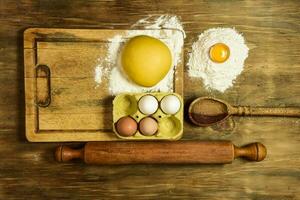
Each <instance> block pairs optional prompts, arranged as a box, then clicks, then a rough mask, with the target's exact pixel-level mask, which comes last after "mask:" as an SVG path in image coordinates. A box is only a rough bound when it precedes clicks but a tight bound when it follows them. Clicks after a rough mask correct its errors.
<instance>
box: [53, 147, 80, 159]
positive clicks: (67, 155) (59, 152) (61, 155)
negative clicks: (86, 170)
mask: <svg viewBox="0 0 300 200" xmlns="http://www.w3.org/2000/svg"><path fill="white" fill-rule="evenodd" d="M73 159H82V160H83V159H84V149H72V148H70V147H67V146H64V145H61V146H59V147H57V148H56V150H55V160H56V161H57V162H68V161H71V160H73Z"/></svg>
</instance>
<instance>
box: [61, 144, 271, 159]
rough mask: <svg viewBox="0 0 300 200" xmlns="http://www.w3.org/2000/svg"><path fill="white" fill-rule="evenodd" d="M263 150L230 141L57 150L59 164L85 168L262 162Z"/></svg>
mask: <svg viewBox="0 0 300 200" xmlns="http://www.w3.org/2000/svg"><path fill="white" fill-rule="evenodd" d="M265 156H266V148H265V147H264V146H263V145H262V144H260V143H252V144H250V145H247V146H246V147H241V148H238V147H235V146H234V145H233V144H232V143H231V142H229V141H210V142H208V141H207V142H206V141H201V142H199V141H182V142H90V143H87V144H86V145H85V147H84V148H82V149H71V148H69V147H65V146H60V147H58V148H57V149H56V152H55V157H56V160H57V161H59V162H66V161H70V160H73V159H82V160H83V161H84V162H85V163H87V164H225V163H231V162H232V161H233V160H234V158H237V157H244V158H246V159H248V160H252V161H261V160H263V159H264V158H265Z"/></svg>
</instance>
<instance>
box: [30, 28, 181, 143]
mask: <svg viewBox="0 0 300 200" xmlns="http://www.w3.org/2000/svg"><path fill="white" fill-rule="evenodd" d="M128 31H130V30H97V29H46V28H30V29H27V30H26V31H25V32H24V67H25V70H24V79H25V103H26V137H27V139H28V140H29V141H32V142H54V141H109V140H120V139H119V138H117V137H116V135H115V134H114V133H113V131H112V100H113V98H114V96H113V95H111V94H110V92H109V90H108V88H109V79H108V78H107V77H104V78H102V82H101V84H99V83H96V82H95V77H94V76H95V67H96V66H97V64H98V62H99V60H105V57H106V55H107V53H108V44H109V43H110V42H111V41H110V39H111V38H113V37H114V36H116V35H120V36H121V37H122V40H120V42H121V43H122V42H124V41H126V39H128V38H127V37H128V36H127V33H128ZM135 31H137V33H138V34H139V35H142V34H148V33H150V30H135ZM152 31H153V30H152ZM155 31H157V32H158V33H159V35H162V37H161V38H159V39H161V40H163V41H166V40H170V38H168V37H166V35H170V34H178V32H180V31H179V30H155ZM160 33H162V34H160ZM180 57H181V62H180V63H178V65H177V66H176V72H175V73H174V87H173V91H171V92H176V93H178V94H180V95H182V94H183V51H182V52H181V55H180ZM104 65H105V63H104ZM105 67H108V68H109V67H110V66H109V65H107V66H105ZM109 70H110V69H109ZM116 81H117V80H116ZM124 92H126V91H124Z"/></svg>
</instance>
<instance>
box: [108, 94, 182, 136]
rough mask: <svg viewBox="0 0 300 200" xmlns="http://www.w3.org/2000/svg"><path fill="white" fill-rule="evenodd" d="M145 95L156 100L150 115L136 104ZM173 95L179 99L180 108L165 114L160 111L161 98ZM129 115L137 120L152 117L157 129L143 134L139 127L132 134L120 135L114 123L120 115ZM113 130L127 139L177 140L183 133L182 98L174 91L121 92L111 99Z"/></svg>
mask: <svg viewBox="0 0 300 200" xmlns="http://www.w3.org/2000/svg"><path fill="white" fill-rule="evenodd" d="M145 95H152V96H153V97H155V98H156V100H157V101H158V109H157V110H156V112H154V113H153V114H151V115H145V114H143V113H142V112H141V111H140V109H139V106H138V103H139V100H140V99H141V98H142V97H143V96H145ZM168 95H174V96H176V97H177V98H178V99H179V101H180V108H179V110H178V111H177V112H176V113H175V114H167V113H165V112H163V111H162V109H161V107H160V105H161V100H162V99H163V98H164V97H166V96H168ZM126 116H129V117H131V118H132V119H134V120H135V121H136V122H137V125H138V127H139V122H140V121H141V120H142V119H143V118H145V117H152V118H154V119H155V120H156V121H157V123H158V130H157V132H156V133H155V134H154V135H151V136H146V135H143V134H142V133H141V132H140V131H139V128H137V131H136V132H135V134H134V135H132V136H128V137H125V136H122V135H120V134H119V133H118V132H117V128H116V124H117V122H118V120H119V119H120V118H122V117H126ZM113 131H114V132H115V134H116V135H117V136H118V137H120V138H122V139H127V140H178V139H180V138H181V137H182V133H183V99H182V97H181V96H180V95H178V94H176V93H123V94H119V95H118V96H116V97H115V98H114V100H113Z"/></svg>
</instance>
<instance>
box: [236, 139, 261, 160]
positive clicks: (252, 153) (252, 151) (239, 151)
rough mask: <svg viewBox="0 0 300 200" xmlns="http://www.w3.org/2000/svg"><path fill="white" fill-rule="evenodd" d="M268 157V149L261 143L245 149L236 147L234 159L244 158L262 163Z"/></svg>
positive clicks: (247, 146)
mask: <svg viewBox="0 0 300 200" xmlns="http://www.w3.org/2000/svg"><path fill="white" fill-rule="evenodd" d="M266 155H267V149H266V147H265V146H264V145H263V144H261V143H259V142H256V143H251V144H248V145H246V146H243V147H236V146H235V147H234V157H235V158H238V157H243V158H245V159H247V160H250V161H257V162H259V161H262V160H264V159H265V157H266Z"/></svg>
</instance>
